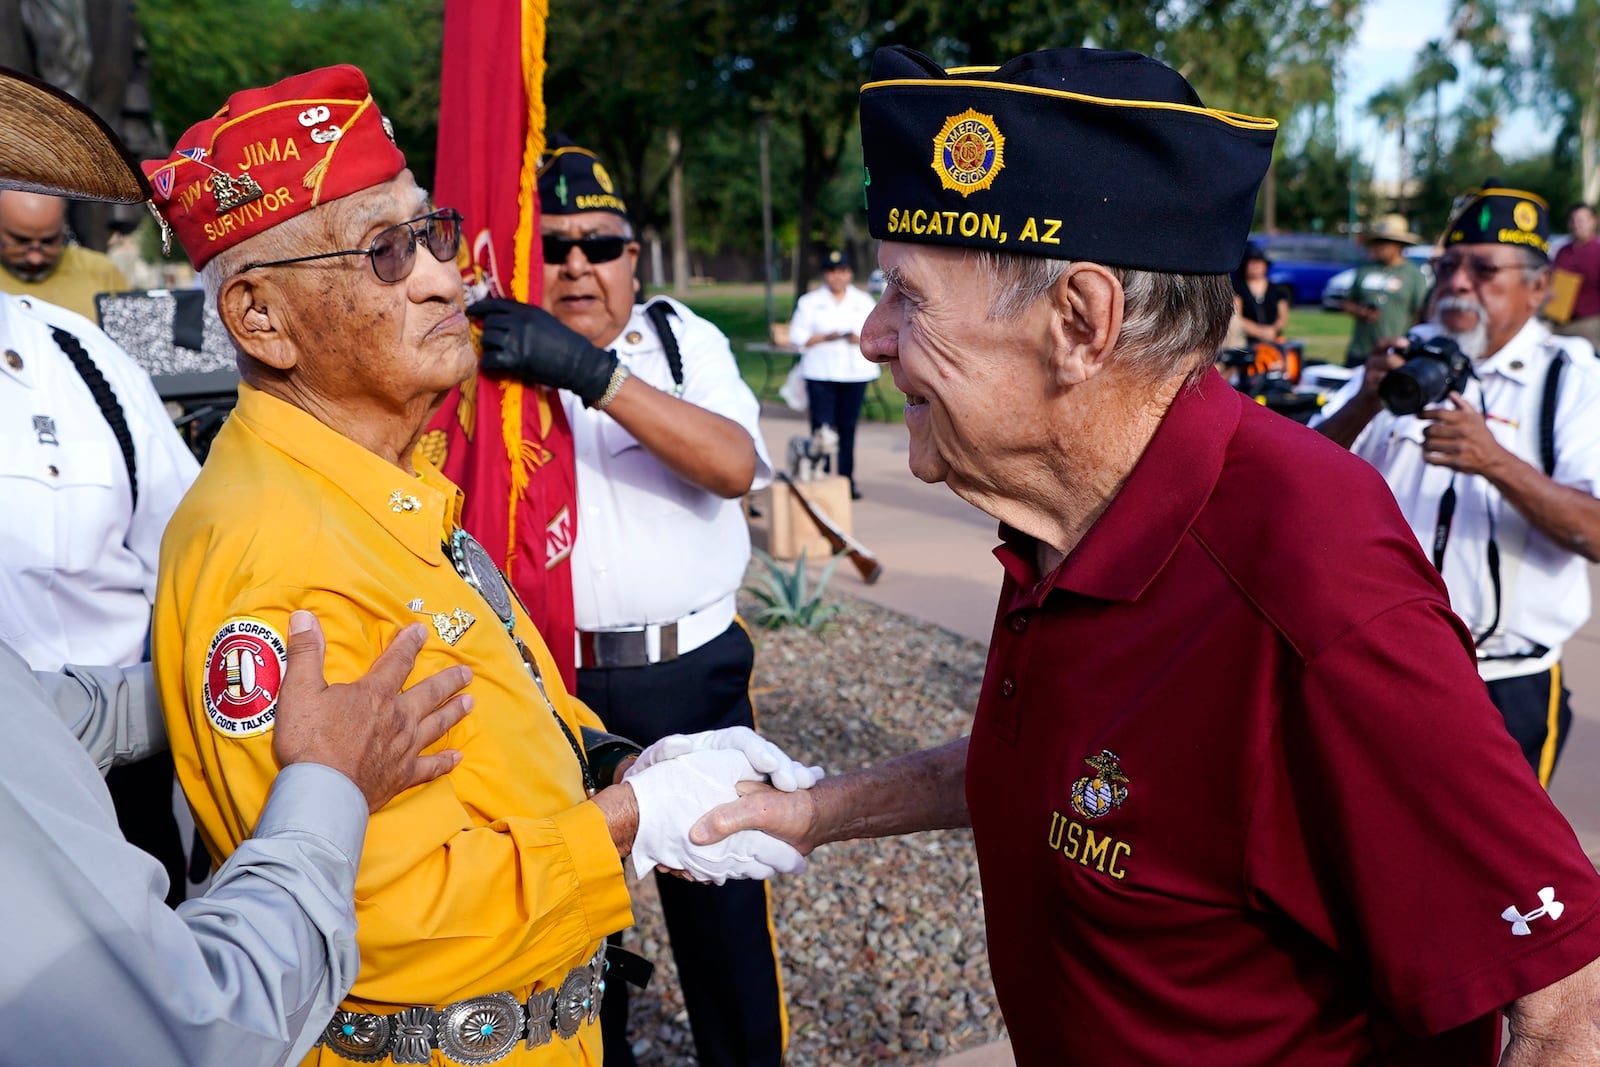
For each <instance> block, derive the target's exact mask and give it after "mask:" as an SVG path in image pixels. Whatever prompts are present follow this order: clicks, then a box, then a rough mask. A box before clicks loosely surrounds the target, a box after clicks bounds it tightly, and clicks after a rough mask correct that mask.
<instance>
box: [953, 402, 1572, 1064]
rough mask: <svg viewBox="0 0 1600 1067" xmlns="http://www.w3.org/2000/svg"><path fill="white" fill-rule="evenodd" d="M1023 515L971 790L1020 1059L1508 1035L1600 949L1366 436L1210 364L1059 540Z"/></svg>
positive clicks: (1464, 1055)
mask: <svg viewBox="0 0 1600 1067" xmlns="http://www.w3.org/2000/svg"><path fill="white" fill-rule="evenodd" d="M1002 535H1003V536H1004V538H1005V543H1004V544H1003V545H1002V546H1001V547H1000V548H999V549H997V550H996V555H997V556H998V557H999V558H1000V561H1001V563H1002V564H1003V565H1004V566H1005V570H1006V579H1005V584H1004V587H1003V588H1002V590H1001V595H1000V606H999V612H998V615H997V618H996V623H995V629H994V637H993V641H992V644H991V648H990V653H989V664H988V670H987V673H986V676H985V679H984V685H983V693H982V696H981V698H980V700H979V705H978V713H977V718H976V721H975V723H974V725H973V731H972V741H971V748H970V751H969V756H968V765H967V800H968V803H969V805H970V808H971V812H972V824H973V830H974V835H975V840H976V843H977V851H978V859H979V863H980V867H981V870H982V875H983V891H984V903H985V912H986V916H987V922H988V935H989V954H990V962H991V965H992V967H993V971H994V983H995V988H996V990H997V992H998V993H999V999H1000V1005H1001V1007H1002V1009H1003V1010H1004V1012H1005V1019H1006V1026H1007V1028H1008V1029H1009V1031H1010V1034H1011V1040H1012V1045H1013V1048H1014V1049H1015V1050H1016V1055H1017V1061H1018V1063H1019V1064H1021V1065H1023V1067H1032V1065H1036V1064H1037V1065H1050V1067H1059V1065H1063V1064H1085V1065H1092V1067H1105V1065H1106V1064H1112V1063H1114V1064H1117V1065H1118V1067H1138V1065H1144V1064H1152V1065H1153V1064H1161V1065H1170V1064H1182V1063H1188V1064H1228V1065H1229V1067H1250V1065H1256V1064H1260V1065H1263V1067H1265V1065H1280V1064H1289V1063H1292V1064H1295V1065H1297V1067H1320V1065H1325V1064H1326V1065H1332V1064H1339V1065H1348V1064H1358V1063H1359V1064H1368V1063H1379V1064H1401V1063H1403V1064H1407V1065H1419V1064H1439V1065H1444V1064H1449V1065H1451V1067H1462V1065H1471V1064H1477V1063H1482V1064H1491V1063H1493V1062H1494V1061H1495V1057H1496V1050H1497V1047H1498V1040H1499V1029H1498V1021H1497V1018H1496V1011H1497V1009H1498V1008H1499V1007H1500V1006H1502V1005H1504V1004H1506V1003H1508V1002H1510V1001H1512V1000H1514V999H1515V998H1517V997H1519V996H1522V995H1523V994H1526V993H1529V992H1532V991H1534V990H1538V989H1541V988H1543V987H1544V986H1546V985H1549V984H1550V983H1551V982H1554V981H1555V980H1557V979H1559V978H1562V977H1564V976H1566V975H1567V974H1570V973H1572V972H1573V971H1576V970H1577V969H1579V967H1581V966H1582V965H1583V964H1585V963H1587V962H1588V961H1589V960H1591V959H1594V958H1595V957H1596V956H1597V955H1600V919H1597V916H1600V876H1597V875H1596V873H1595V870H1594V868H1593V866H1591V864H1590V863H1589V861H1588V860H1587V858H1586V857H1585V856H1584V854H1583V851H1582V849H1581V848H1580V847H1579V845H1578V843H1577V840H1576V839H1575V837H1574V836H1573V833H1572V831H1571V829H1570V828H1569V827H1568V825H1567V823H1566V821H1565V820H1564V819H1563V818H1562V817H1561V815H1560V813H1559V812H1557V811H1556V809H1555V808H1554V806H1553V805H1552V804H1551V803H1550V800H1549V798H1548V797H1547V796H1546V795H1545V793H1544V791H1543V790H1541V789H1540V788H1539V786H1538V783H1537V782H1536V781H1535V780H1534V777H1533V775H1532V774H1531V773H1530V772H1529V769H1528V765H1527V763H1526V762H1525V761H1524V760H1523V758H1522V754H1521V752H1520V751H1519V750H1518V748H1517V746H1516V744H1515V743H1514V742H1512V740H1511V739H1510V737H1509V736H1508V735H1507V733H1506V729H1505V726H1504V723H1503V722H1502V720H1501V717H1500V714H1499V713H1498V712H1497V711H1496V710H1495V708H1494V706H1493V705H1492V704H1490V703H1489V700H1488V697H1487V696H1486V694H1485V690H1484V686H1483V683H1482V682H1481V681H1480V680H1479V678H1478V674H1477V671H1476V669H1475V668H1474V663H1473V657H1472V653H1471V651H1470V649H1471V638H1470V636H1469V635H1468V633H1467V632H1466V630H1465V629H1464V628H1463V627H1462V626H1461V625H1460V623H1459V622H1458V621H1457V620H1456V619H1455V617H1454V616H1453V615H1452V614H1451V613H1450V610H1449V608H1448V606H1447V603H1446V599H1445V591H1444V586H1443V584H1442V583H1441V582H1440V581H1439V578H1438V575H1437V574H1435V573H1434V571H1433V568H1432V567H1431V566H1429V564H1428V562H1427V560H1426V559H1424V557H1423V556H1422V554H1421V552H1420V551H1419V550H1418V548H1417V544H1416V540H1415V538H1414V537H1413V536H1412V534H1411V531H1410V530H1409V529H1408V528H1407V527H1406V525H1405V522H1404V520H1403V519H1402V518H1401V516H1400V513H1399V511H1398V510H1397V508H1396V507H1395V504H1394V502H1393V499H1392V497H1391V496H1390V493H1389V490H1388V488H1387V487H1386V486H1385V485H1384V482H1383V479H1382V478H1381V477H1379V476H1378V474H1377V473H1376V472H1375V471H1374V470H1373V469H1372V468H1371V467H1370V466H1368V465H1367V464H1366V463H1364V462H1362V461H1361V460H1360V459H1358V458H1356V457H1355V456H1352V455H1350V454H1349V453H1348V452H1346V451H1344V450H1343V449H1340V448H1338V447H1337V446H1335V445H1333V444H1332V443H1330V442H1328V441H1327V440H1325V439H1323V438H1322V437H1320V436H1318V435H1317V434H1315V433H1313V432H1311V431H1309V430H1306V429H1305V428H1303V427H1301V426H1298V425H1295V424H1294V423H1292V422H1290V421H1289V420H1287V419H1284V418H1281V417H1279V416H1277V415H1274V414H1271V413H1269V412H1267V411H1266V410H1264V409H1262V408H1260V407H1259V406H1257V405H1255V404H1252V403H1250V402H1249V401H1248V400H1247V399H1245V398H1243V397H1241V396H1240V395H1239V394H1237V393H1236V392H1234V391H1233V390H1232V389H1229V388H1228V387H1227V386H1226V385H1225V384H1224V383H1223V381H1222V380H1221V379H1220V378H1219V377H1217V376H1216V375H1215V374H1209V375H1207V376H1206V378H1205V379H1204V380H1203V381H1202V382H1201V384H1200V385H1199V387H1197V388H1192V389H1186V390H1184V391H1183V392H1182V393H1181V394H1180V395H1179V396H1178V398H1177V399H1176V400H1175V401H1174V403H1173V405H1172V407H1171V409H1170V410H1169V411H1168V413H1167V415H1166V418H1165V419H1164V420H1163V422H1162V424H1161V427H1160V429H1159V430H1158V431H1157V433H1156V435H1155V438H1154V440H1152V441H1151V443H1150V445H1149V447H1148V448H1147V449H1146V451H1145V454H1144V456H1143V458H1141V460H1140V461H1139V464H1138V466H1137V467H1136V468H1135V469H1134V471H1133V474H1132V475H1131V476H1130V478H1129V479H1128V482H1127V484H1126V485H1125V486H1124V487H1123V489H1122V491H1121V492H1120V493H1118V494H1117V497H1116V499H1114V500H1113V501H1112V502H1111V505H1110V507H1109V508H1108V509H1107V510H1106V512H1105V513H1104V514H1103V515H1102V516H1101V517H1100V519H1099V520H1098V521H1097V522H1096V523H1095V525H1094V526H1093V527H1092V528H1091V529H1090V531H1089V532H1088V534H1087V535H1086V536H1085V537H1084V539H1083V541H1082V542H1081V543H1080V544H1079V545H1078V546H1077V548H1076V549H1075V550H1074V551H1073V552H1072V554H1071V555H1070V556H1068V557H1067V559H1066V560H1065V561H1064V562H1063V563H1062V564H1061V566H1060V567H1059V568H1057V569H1056V571H1055V572H1054V573H1052V574H1048V575H1045V576H1043V577H1042V578H1041V577H1040V575H1039V574H1038V572H1037V569H1036V567H1035V564H1034V555H1033V546H1034V542H1033V541H1032V540H1031V539H1030V538H1027V537H1024V536H1022V535H1019V534H1017V533H1016V532H1015V531H1008V530H1004V529H1003V530H1002ZM1557 912H1559V913H1560V914H1559V916H1558V915H1557Z"/></svg>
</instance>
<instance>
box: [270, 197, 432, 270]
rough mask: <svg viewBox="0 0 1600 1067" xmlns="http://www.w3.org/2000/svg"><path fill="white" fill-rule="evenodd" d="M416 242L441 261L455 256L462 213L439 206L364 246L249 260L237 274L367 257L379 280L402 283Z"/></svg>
mask: <svg viewBox="0 0 1600 1067" xmlns="http://www.w3.org/2000/svg"><path fill="white" fill-rule="evenodd" d="M418 241H421V242H422V243H424V244H426V245H427V246H428V252H429V253H430V254H431V255H432V256H433V258H434V259H437V260H438V261H439V262H440V263H448V262H450V261H451V260H453V259H455V258H456V252H458V251H459V250H460V248H461V213H460V212H459V211H457V210H456V209H455V208H449V207H444V208H440V209H439V210H437V211H430V212H428V214H426V215H418V216H417V217H416V218H414V219H407V220H406V221H405V222H401V223H396V224H395V225H393V226H390V227H389V228H388V229H385V230H379V231H378V235H377V236H376V237H374V238H373V239H372V243H371V244H369V245H368V246H367V247H365V248H351V249H348V250H346V251H343V252H321V253H319V254H317V255H314V256H296V257H295V258H294V259H275V260H272V261H271V262H270V263H249V264H246V265H245V266H244V267H243V268H242V269H241V270H240V272H239V273H241V274H243V273H244V272H245V271H247V270H255V269H256V268H257V267H283V266H287V265H288V264H290V263H310V262H311V261H312V260H317V259H333V258H334V257H336V256H367V257H368V258H369V259H371V261H372V273H374V274H376V275H377V276H378V280H379V281H380V282H403V281H405V280H406V279H407V278H409V277H410V276H411V268H412V267H414V266H416V263H417V242H418Z"/></svg>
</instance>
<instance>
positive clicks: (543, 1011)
mask: <svg viewBox="0 0 1600 1067" xmlns="http://www.w3.org/2000/svg"><path fill="white" fill-rule="evenodd" d="M605 961H606V947H605V944H604V943H602V944H601V945H600V948H599V949H598V950H597V951H596V952H595V954H594V955H593V956H592V957H590V959H589V961H588V962H587V963H585V964H582V965H581V966H578V967H574V968H572V970H570V971H568V972H567V975H566V977H565V978H564V979H562V981H561V985H560V986H559V987H554V988H550V989H542V990H537V991H535V992H534V993H533V994H532V995H531V996H529V997H528V1001H527V1004H526V1006H524V1005H523V1004H522V1003H521V1002H519V1001H518V1000H517V999H516V998H515V997H513V996H512V995H511V994H510V993H489V994H487V995H485V996H481V997H469V998H467V999H466V1000H458V1001H456V1002H455V1003H454V1004H447V1005H446V1006H445V1007H444V1008H442V1009H439V1010H437V1011H436V1010H434V1009H433V1008H423V1007H414V1008H404V1009H402V1010H400V1011H398V1012H395V1013H394V1014H392V1015H373V1014H368V1013H367V1012H359V1011H340V1012H336V1013H335V1014H334V1016H333V1019H332V1021H330V1022H329V1023H328V1025H327V1027H325V1028H324V1029H323V1031H322V1040H321V1043H322V1044H324V1045H327V1046H328V1047H329V1048H331V1049H332V1050H333V1051H334V1052H335V1053H337V1054H338V1055H339V1056H341V1057H343V1058H344V1059H347V1060H353V1061H355V1062H356V1063H378V1062H380V1061H382V1060H384V1059H390V1060H392V1061H393V1062H394V1063H397V1064H426V1063H428V1062H429V1061H430V1060H431V1059H432V1056H433V1050H434V1049H438V1050H439V1052H440V1053H442V1054H443V1055H444V1057H445V1058H446V1059H447V1060H449V1061H450V1062H452V1063H459V1064H463V1065H464V1067H482V1065H484V1064H489V1063H495V1062H497V1061H499V1060H502V1059H504V1058H505V1057H506V1056H508V1055H509V1054H510V1053H511V1050H512V1049H514V1048H515V1047H516V1045H517V1042H518V1041H519V1040H521V1039H522V1038H523V1037H524V1036H526V1038H527V1047H528V1048H530V1049H532V1048H538V1047H539V1046H541V1045H548V1044H549V1043H550V1042H552V1041H554V1040H555V1039H556V1037H557V1036H560V1037H562V1038H572V1037H576V1036H577V1033H578V1030H579V1029H580V1028H581V1027H582V1026H583V1024H584V1022H585V1021H587V1022H591V1023H592V1022H594V1021H595V1020H596V1019H598V1018H599V1017H600V1001H601V998H602V997H604V996H605V991H606V982H605V970H606V962H605Z"/></svg>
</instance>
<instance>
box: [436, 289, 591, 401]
mask: <svg viewBox="0 0 1600 1067" xmlns="http://www.w3.org/2000/svg"><path fill="white" fill-rule="evenodd" d="M467 314H468V315H471V316H472V317H473V318H476V319H482V320H483V362H482V367H483V370H484V371H485V372H486V373H488V374H494V375H502V376H508V377H513V378H520V379H521V380H523V381H525V382H532V383H534V384H536V385H549V386H553V387H555V388H557V389H566V390H568V391H569V392H572V393H575V394H577V396H578V397H579V398H580V399H582V400H583V402H584V403H585V404H590V405H592V404H594V402H595V401H596V400H599V399H600V397H601V396H602V395H603V394H604V393H605V391H606V386H607V385H609V384H610V383H611V374H612V372H613V371H614V370H616V368H617V357H616V354H615V353H613V352H610V351H608V350H606V349H603V348H596V347H595V346H594V345H592V344H590V343H589V341H588V339H587V338H586V337H584V336H583V335H582V334H579V333H577V332H575V331H573V330H569V329H568V328H567V327H565V326H563V325H562V324H561V323H560V322H559V321H558V320H557V319H556V317H555V316H554V315H552V314H550V313H549V312H548V311H546V310H544V308H539V307H534V306H533V305H532V304H523V303H519V302H517V301H515V300H503V299H501V298H499V297H492V298H490V299H488V300H480V301H478V302H477V303H476V304H473V305H472V306H471V307H469V308H467Z"/></svg>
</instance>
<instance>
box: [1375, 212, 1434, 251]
mask: <svg viewBox="0 0 1600 1067" xmlns="http://www.w3.org/2000/svg"><path fill="white" fill-rule="evenodd" d="M1373 241H1393V242H1394V243H1395V244H1397V245H1420V244H1421V243H1422V238H1421V237H1418V236H1417V235H1416V234H1414V233H1412V232H1411V226H1410V225H1409V224H1408V223H1407V222H1406V217H1405V216H1404V215H1385V216H1384V217H1383V218H1381V219H1379V220H1378V224H1377V225H1376V226H1374V227H1372V228H1371V229H1370V230H1367V231H1366V232H1365V233H1363V234H1362V235H1361V243H1362V244H1364V245H1366V244H1371V243H1372V242H1373Z"/></svg>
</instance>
